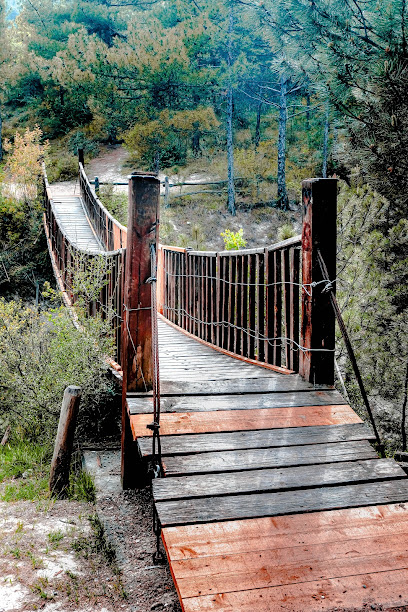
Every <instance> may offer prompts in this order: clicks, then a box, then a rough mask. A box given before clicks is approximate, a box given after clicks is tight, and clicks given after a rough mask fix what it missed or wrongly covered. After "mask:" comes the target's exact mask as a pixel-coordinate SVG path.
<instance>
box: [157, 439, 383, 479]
mask: <svg viewBox="0 0 408 612" xmlns="http://www.w3.org/2000/svg"><path fill="white" fill-rule="evenodd" d="M376 458H377V453H376V452H375V451H374V449H373V448H372V447H371V445H370V443H369V442H367V441H366V440H360V441H358V442H354V441H353V442H334V443H333V442H328V443H327V444H310V445H307V446H290V447H288V448H286V447H285V446H283V447H280V448H275V449H273V450H271V449H269V448H249V449H244V450H236V451H223V452H214V453H198V454H194V455H178V456H171V455H170V456H168V457H166V458H165V460H164V461H163V465H164V471H165V474H166V476H182V475H184V474H210V473H214V474H215V473H221V472H237V471H240V470H256V469H262V468H277V467H289V466H296V465H314V466H317V465H319V464H322V463H334V462H337V461H357V460H358V459H376ZM315 469H316V470H317V469H318V468H316V467H315Z"/></svg>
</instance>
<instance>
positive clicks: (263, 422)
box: [130, 405, 362, 438]
mask: <svg viewBox="0 0 408 612" xmlns="http://www.w3.org/2000/svg"><path fill="white" fill-rule="evenodd" d="M151 419H152V412H150V414H149V413H147V414H133V415H130V423H131V426H132V431H133V435H134V436H135V438H140V437H145V436H146V432H147V435H151V431H150V430H147V429H146V425H148V424H149V423H151ZM347 423H362V420H361V419H360V417H359V416H357V414H356V413H355V412H354V410H352V409H351V408H350V406H347V405H343V406H304V407H298V408H275V409H274V410H270V409H268V408H266V409H264V410H239V411H238V410H218V411H214V412H178V413H167V414H166V413H162V415H161V417H160V433H161V435H162V436H170V435H174V434H177V435H179V434H196V433H211V432H217V431H243V430H249V429H283V428H287V427H313V426H316V425H336V424H338V425H345V424H347Z"/></svg>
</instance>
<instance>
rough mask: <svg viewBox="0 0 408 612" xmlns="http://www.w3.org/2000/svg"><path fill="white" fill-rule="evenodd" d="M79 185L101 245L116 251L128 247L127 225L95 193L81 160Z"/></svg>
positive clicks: (108, 249)
mask: <svg viewBox="0 0 408 612" xmlns="http://www.w3.org/2000/svg"><path fill="white" fill-rule="evenodd" d="M79 187H80V191H81V196H82V201H83V203H84V206H85V210H86V213H87V215H88V218H89V220H90V221H91V224H92V227H93V229H94V231H95V233H96V235H97V236H98V238H99V240H100V242H101V246H102V247H103V248H104V249H105V250H106V251H115V250H117V249H122V248H124V247H126V240H127V234H126V227H124V226H123V225H121V224H120V223H119V222H118V221H116V219H115V218H114V217H113V216H112V215H111V214H110V212H109V211H108V210H106V208H105V207H104V205H103V204H102V202H101V201H100V199H99V198H98V197H97V196H96V195H95V193H94V192H93V190H92V188H91V185H90V183H89V180H88V177H87V176H86V174H85V170H84V166H83V163H82V161H80V162H79Z"/></svg>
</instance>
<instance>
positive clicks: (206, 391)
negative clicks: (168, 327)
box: [128, 372, 330, 397]
mask: <svg viewBox="0 0 408 612" xmlns="http://www.w3.org/2000/svg"><path fill="white" fill-rule="evenodd" d="M315 390H316V389H315V388H314V387H313V385H311V384H310V383H308V382H307V381H305V380H303V378H301V377H300V376H298V375H297V374H294V375H293V376H284V375H282V374H277V373H276V372H271V376H270V377H268V378H233V379H228V378H225V380H214V381H211V384H210V383H209V382H208V381H196V382H193V381H192V382H188V381H176V380H175V381H169V380H164V381H163V382H162V383H161V385H160V393H161V395H162V396H163V397H164V396H166V395H234V394H243V393H245V394H246V395H250V394H251V393H275V392H279V391H281V392H286V391H292V392H295V391H315ZM318 390H320V391H322V390H330V388H329V387H321V388H319V389H318ZM151 394H152V393H151V391H150V392H148V393H143V392H142V393H137V394H136V393H133V394H132V393H130V394H128V396H129V397H146V396H149V395H151Z"/></svg>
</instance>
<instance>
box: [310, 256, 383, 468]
mask: <svg viewBox="0 0 408 612" xmlns="http://www.w3.org/2000/svg"><path fill="white" fill-rule="evenodd" d="M317 260H318V263H319V267H320V271H321V273H322V275H323V278H324V279H326V281H327V279H328V278H329V273H328V271H327V266H326V263H325V261H324V259H323V256H322V254H321V252H320V249H317ZM328 291H329V292H330V302H331V305H332V307H333V310H334V314H335V315H336V319H337V322H338V324H339V328H340V331H341V334H342V336H343V340H344V344H345V345H346V349H347V352H348V355H349V357H350V361H351V364H352V366H353V370H354V374H355V377H356V379H357V383H358V386H359V388H360V393H361V396H362V398H363V402H364V405H365V407H366V409H367V412H368V416H369V418H370V421H371V425H372V428H373V431H374V435H375V439H376V442H377V445H378V449H379V451H380V454H381V455H382V456H383V457H385V451H384V444H383V443H382V441H381V438H380V435H379V433H378V429H377V425H376V423H375V419H374V415H373V412H372V410H371V406H370V402H369V401H368V396H367V393H366V390H365V387H364V383H363V379H362V377H361V373H360V369H359V367H358V363H357V359H356V356H355V354H354V350H353V346H352V344H351V340H350V337H349V335H348V331H347V328H346V324H345V323H344V319H343V317H342V314H341V312H340V308H339V305H338V302H337V299H336V295H335V293H334V290H333V287H330V288H329V289H328Z"/></svg>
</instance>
